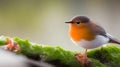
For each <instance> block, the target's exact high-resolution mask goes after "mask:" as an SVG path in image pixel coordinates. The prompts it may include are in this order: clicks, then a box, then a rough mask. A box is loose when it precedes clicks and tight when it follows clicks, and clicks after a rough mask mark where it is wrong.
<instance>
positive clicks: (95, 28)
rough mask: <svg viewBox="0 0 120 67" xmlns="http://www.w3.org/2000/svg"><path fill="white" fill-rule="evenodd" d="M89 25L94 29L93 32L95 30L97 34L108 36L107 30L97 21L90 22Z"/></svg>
mask: <svg viewBox="0 0 120 67" xmlns="http://www.w3.org/2000/svg"><path fill="white" fill-rule="evenodd" d="M89 27H90V28H91V29H92V30H94V31H93V32H94V33H95V34H96V35H103V36H106V32H105V30H104V29H103V28H102V27H101V26H99V25H97V24H96V23H93V22H90V25H89Z"/></svg>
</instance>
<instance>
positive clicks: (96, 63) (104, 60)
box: [0, 38, 120, 67]
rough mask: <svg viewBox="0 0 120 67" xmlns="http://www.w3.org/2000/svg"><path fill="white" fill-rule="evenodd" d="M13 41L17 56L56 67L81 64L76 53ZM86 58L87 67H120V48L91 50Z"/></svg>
mask: <svg viewBox="0 0 120 67" xmlns="http://www.w3.org/2000/svg"><path fill="white" fill-rule="evenodd" d="M3 41H6V40H3ZM14 41H15V42H17V43H18V44H19V46H20V48H21V51H20V52H19V54H23V55H25V56H27V57H28V58H30V59H34V60H42V61H45V62H48V63H50V64H53V65H55V66H56V67H81V64H80V63H79V62H78V61H77V60H76V58H75V57H74V55H75V53H76V52H73V51H68V50H64V49H63V48H61V47H60V46H57V47H53V46H47V45H46V46H42V45H40V44H35V43H31V42H29V41H28V40H27V39H25V40H23V39H20V38H14ZM0 42H1V41H0ZM1 43H2V42H1ZM3 44H4V43H2V45H3ZM88 57H89V58H90V59H91V61H92V63H91V65H90V66H89V67H120V47H118V46H116V45H114V44H112V45H110V44H108V45H106V46H103V47H100V48H96V49H92V50H90V51H89V52H88Z"/></svg>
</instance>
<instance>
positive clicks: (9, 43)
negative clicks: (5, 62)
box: [6, 38, 20, 51]
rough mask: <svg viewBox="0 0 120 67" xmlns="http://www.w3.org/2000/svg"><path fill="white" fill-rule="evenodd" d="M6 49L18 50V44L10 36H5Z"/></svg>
mask: <svg viewBox="0 0 120 67" xmlns="http://www.w3.org/2000/svg"><path fill="white" fill-rule="evenodd" d="M6 49H8V50H10V51H19V50H20V46H19V45H18V44H17V43H15V42H14V41H13V40H12V39H11V38H7V43H6Z"/></svg>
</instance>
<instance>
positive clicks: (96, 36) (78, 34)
mask: <svg viewBox="0 0 120 67" xmlns="http://www.w3.org/2000/svg"><path fill="white" fill-rule="evenodd" d="M65 23H68V24H69V36H70V38H71V40H72V41H73V42H74V43H75V44H77V45H80V46H81V47H83V48H84V49H85V52H84V53H83V54H76V55H75V57H76V58H77V60H78V61H79V62H80V63H81V64H82V67H84V66H85V64H87V63H89V62H91V60H90V59H89V58H88V57H87V51H88V49H94V48H97V47H100V46H102V45H103V44H106V43H116V44H120V40H118V39H117V38H115V37H113V36H112V35H110V34H109V33H107V32H106V31H105V30H104V29H103V27H101V26H100V25H98V24H97V22H96V21H94V20H91V19H90V18H88V17H87V16H76V17H74V18H73V19H72V20H71V21H69V22H65Z"/></svg>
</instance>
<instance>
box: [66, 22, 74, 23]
mask: <svg viewBox="0 0 120 67" xmlns="http://www.w3.org/2000/svg"><path fill="white" fill-rule="evenodd" d="M65 23H73V22H65Z"/></svg>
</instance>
